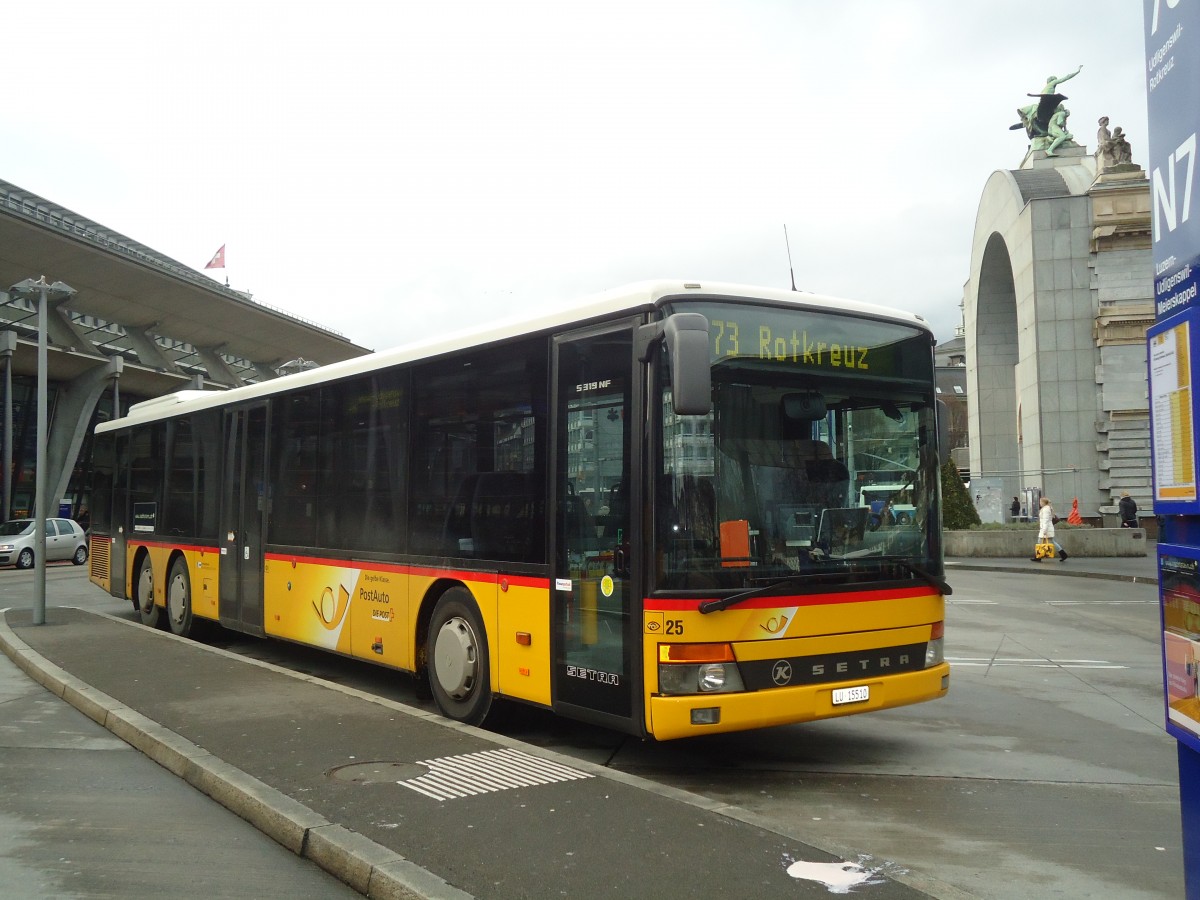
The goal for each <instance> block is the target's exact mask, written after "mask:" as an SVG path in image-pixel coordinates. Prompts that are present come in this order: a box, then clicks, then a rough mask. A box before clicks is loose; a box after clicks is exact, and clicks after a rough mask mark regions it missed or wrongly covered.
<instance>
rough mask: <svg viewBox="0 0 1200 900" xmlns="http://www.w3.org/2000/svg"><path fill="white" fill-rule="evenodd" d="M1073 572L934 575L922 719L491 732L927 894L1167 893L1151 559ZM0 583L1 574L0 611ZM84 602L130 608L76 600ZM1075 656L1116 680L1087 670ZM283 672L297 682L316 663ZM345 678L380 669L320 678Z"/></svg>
mask: <svg viewBox="0 0 1200 900" xmlns="http://www.w3.org/2000/svg"><path fill="white" fill-rule="evenodd" d="M1076 561H1077V558H1075V557H1073V558H1072V559H1071V560H1070V561H1068V563H1065V564H1056V565H1054V566H1048V567H1045V568H1038V564H1033V563H1028V562H1027V561H1024V560H989V561H951V565H950V570H951V582H952V584H954V586H955V588H956V593H955V595H954V596H953V597H952V598H951V603H950V608H949V611H948V616H947V618H948V633H949V634H950V635H951V636H952V637H951V638H950V639H949V640H948V652H949V653H951V654H952V655H953V656H954V657H955V660H954V662H955V675H954V679H955V681H954V688H953V689H952V691H951V694H950V696H949V697H948V698H947V699H946V700H943V701H939V702H938V703H935V704H925V705H922V706H919V707H913V708H909V709H905V710H894V711H888V712H885V713H881V714H876V715H875V716H871V717H853V718H850V719H843V720H834V721H831V722H826V723H815V724H814V725H810V726H805V727H804V728H803V729H799V728H790V729H776V730H772V731H768V732H760V733H757V734H754V735H741V736H718V738H714V739H713V740H710V741H704V742H695V743H694V744H693V745H691V746H689V747H686V748H685V747H683V746H681V745H680V744H678V743H672V744H666V745H654V744H642V743H640V742H635V741H628V740H626V739H623V738H620V737H619V736H617V737H616V739H615V740H614V739H613V736H612V735H611V734H609V733H605V732H603V731H602V730H598V729H596V730H594V729H588V728H586V727H583V726H579V725H578V723H563V722H562V721H561V720H554V719H548V718H547V717H542V719H541V720H540V721H539V719H538V717H536V716H535V717H529V718H528V719H526V720H521V719H520V718H518V720H517V721H516V723H515V724H510V725H509V726H508V730H507V732H506V733H507V734H508V735H510V736H513V737H517V738H521V739H524V740H528V741H529V742H530V743H532V744H535V745H541V746H548V747H552V748H554V749H556V750H563V751H566V752H574V753H576V754H577V756H578V758H581V759H584V760H591V761H595V762H597V763H598V764H603V765H604V766H606V767H609V768H612V769H616V770H620V771H624V772H627V773H634V774H638V775H643V776H648V777H651V778H653V779H655V780H656V781H659V782H661V783H663V784H669V785H673V786H676V787H681V788H685V789H689V790H693V791H695V792H697V793H698V794H702V795H704V796H707V797H711V798H714V799H715V800H717V801H719V802H725V803H732V804H736V805H738V806H741V807H743V808H745V809H747V810H748V811H750V812H752V813H755V814H761V815H762V816H765V817H766V818H767V819H768V820H770V821H772V822H774V823H776V826H775V827H777V828H778V829H779V830H780V831H782V832H784V833H787V834H791V835H793V836H797V837H808V838H811V839H812V843H814V844H816V845H818V846H821V847H824V848H825V849H837V848H838V847H839V846H841V847H845V848H848V849H847V852H846V853H844V854H842V855H843V856H845V857H847V858H851V859H854V858H856V857H855V856H854V853H855V852H857V851H859V850H861V849H862V848H867V849H869V850H870V852H871V853H872V855H873V857H874V858H875V859H876V860H879V859H890V860H899V861H903V863H904V865H905V866H908V867H910V868H911V869H912V870H915V871H916V872H918V873H920V874H921V875H927V876H929V877H930V882H929V884H927V885H926V887H927V889H928V892H929V893H930V894H931V895H932V896H945V897H949V896H955V894H954V891H953V888H949V887H947V888H945V889H942V888H938V887H936V885H942V884H947V883H948V884H949V885H953V886H956V887H957V888H958V889H961V890H964V891H969V892H970V894H971V895H973V896H979V897H987V898H993V900H1007V898H1016V897H1027V896H1062V897H1084V896H1087V897H1113V898H1121V900H1131V898H1165V897H1175V896H1181V895H1182V874H1181V871H1182V863H1181V854H1180V849H1179V827H1178V822H1179V817H1178V788H1177V784H1176V780H1175V779H1176V776H1175V769H1174V749H1173V747H1174V742H1173V741H1172V740H1171V739H1170V738H1169V737H1168V736H1166V735H1165V733H1164V732H1163V730H1162V725H1161V687H1160V686H1159V677H1160V676H1159V674H1158V672H1157V666H1158V661H1157V660H1158V657H1157V653H1158V651H1157V646H1158V634H1157V627H1158V626H1157V615H1156V613H1155V612H1154V609H1155V606H1154V604H1155V598H1156V591H1155V589H1154V587H1153V585H1152V584H1150V583H1149V582H1150V580H1151V579H1150V573H1152V571H1153V562H1152V560H1149V559H1144V560H1115V561H1087V562H1086V563H1085V564H1087V565H1089V566H1090V567H1092V568H1094V569H1095V570H1096V571H1095V572H1093V574H1094V575H1099V576H1102V577H1101V578H1099V579H1097V578H1093V579H1080V578H1069V579H1068V578H1062V577H1059V576H1062V575H1065V574H1067V572H1068V571H1073V572H1075V573H1076V574H1078V573H1079V571H1080V569H1081V567H1080V566H1072V563H1075V562H1076ZM1042 565H1043V566H1045V564H1042ZM1068 567H1070V568H1068ZM980 570H982V571H980ZM69 573H70V570H69V569H68V570H66V571H65V572H64V573H62V574H60V573H58V572H55V571H53V570H52V572H51V578H52V579H53V578H55V577H60V578H61V579H62V586H61V590H60V593H62V594H64V595H65V594H67V593H73V592H74V585H75V583H76V582H77V581H78V579H75V580H74V581H72V580H71V577H70V574H69ZM1017 574H1020V575H1021V576H1022V577H1019V578H1018V577H1015V576H1016V575H1017ZM1025 575H1032V576H1034V577H1024V576H1025ZM1134 579H1136V580H1134ZM12 584H13V582H12V581H11V580H9V579H7V578H6V577H5V575H4V573H0V606H3V605H6V604H7V603H8V602H10V601H9V598H8V597H7V592H8V591H9V590H10V585H12ZM52 584H53V581H52ZM81 596H85V597H87V598H88V602H89V603H95V604H96V605H97V606H103V605H105V604H109V605H111V606H112V608H113V610H114V611H117V612H118V613H120V614H122V615H124V614H126V611H127V610H128V607H127V606H125V605H122V604H119V603H118V602H117V601H113V600H110V599H109V598H105V597H103V595H100V594H98V592H94V591H92V590H91V589H87V588H85V593H82V594H81ZM997 598H999V599H997ZM247 646H248V647H250V648H259V649H263V650H266V649H268V648H272V647H275V646H278V645H270V644H265V645H264V644H262V643H261V642H247ZM290 650H291V651H294V650H295V648H290ZM1085 658H1086V660H1092V661H1093V662H1095V661H1097V660H1099V661H1100V662H1101V663H1106V664H1112V665H1119V666H1123V667H1124V668H1121V669H1106V668H1102V667H1087V668H1084V667H1082V666H1084V665H1088V664H1087V663H1086V660H1085ZM297 659H298V661H299V664H300V666H301V667H303V668H307V669H313V668H316V667H317V666H320V665H321V662H320V661H321V660H324V659H327V658H326V657H316V658H315V659H314V658H311V657H306V656H303V655H301V656H299V657H297ZM984 660H986V662H984ZM1077 660H1085V662H1084V663H1078V662H1073V661H1077ZM362 669H365V671H366V672H367V673H378V672H379V671H380V670H376V669H371V668H367V667H355V668H353V669H349V670H337V669H334V670H332V677H334V678H340V679H342V678H344V679H350V678H357V677H359V675H358V671H359V670H362ZM363 677H364V678H365V679H366V680H367V681H370V680H371V678H370V676H369V675H367V676H363ZM376 684H377V686H378V688H379V690H380V691H381V692H384V693H389V692H390V693H392V694H394V695H400V696H403V695H404V694H405V690H406V689H405V688H404V687H399V688H392V687H389V686H388V682H387V681H386V679H384V678H378V680H377V681H376ZM408 693H409V699H410V700H411V692H408ZM547 722H549V723H550V724H546V723H547ZM568 744H574V745H575V746H573V747H568V746H567V745H568ZM1122 759H1124V760H1126V762H1125V763H1122V762H1121V760H1122ZM892 865H893V866H894V865H895V864H892ZM895 871H900V870H899V869H896V870H895ZM930 885H934V886H930ZM479 895H480V896H486V894H485V893H480V894H479ZM266 896H269V895H266Z"/></svg>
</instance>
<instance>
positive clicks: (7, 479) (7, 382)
mask: <svg viewBox="0 0 1200 900" xmlns="http://www.w3.org/2000/svg"><path fill="white" fill-rule="evenodd" d="M12 429H13V402H12V354H11V353H7V354H5V357H4V449H3V451H2V453H3V456H4V509H3V510H0V513H3V516H4V521H5V522H7V521H8V520H9V519H11V518H12V461H13V439H12Z"/></svg>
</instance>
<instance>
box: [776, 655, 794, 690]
mask: <svg viewBox="0 0 1200 900" xmlns="http://www.w3.org/2000/svg"><path fill="white" fill-rule="evenodd" d="M771 680H772V681H774V682H775V683H776V684H777V685H779V686H780V687H783V686H784V685H785V684H787V683H788V682H790V681H791V680H792V664H791V663H790V662H788V661H787V660H786V659H781V660H779V661H778V662H776V663H775V665H773V666H772V667H771Z"/></svg>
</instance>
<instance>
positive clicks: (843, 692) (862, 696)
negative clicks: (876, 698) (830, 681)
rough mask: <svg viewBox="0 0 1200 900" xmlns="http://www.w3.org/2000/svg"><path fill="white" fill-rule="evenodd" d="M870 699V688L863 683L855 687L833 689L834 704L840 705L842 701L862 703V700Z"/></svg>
mask: <svg viewBox="0 0 1200 900" xmlns="http://www.w3.org/2000/svg"><path fill="white" fill-rule="evenodd" d="M870 699H871V688H870V686H869V685H865V684H860V685H858V686H857V687H849V688H835V689H834V691H833V705H834V706H840V705H841V704H843V703H862V702H863V701H864V700H870Z"/></svg>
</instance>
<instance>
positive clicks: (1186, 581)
mask: <svg viewBox="0 0 1200 900" xmlns="http://www.w3.org/2000/svg"><path fill="white" fill-rule="evenodd" d="M1158 591H1159V599H1160V602H1161V604H1162V627H1163V682H1164V684H1165V685H1166V715H1167V722H1166V725H1167V731H1168V732H1169V733H1170V734H1172V735H1174V736H1175V737H1176V738H1177V739H1178V740H1181V741H1183V742H1184V743H1186V744H1188V745H1189V746H1191V748H1192V749H1193V750H1197V751H1200V549H1198V548H1196V547H1186V546H1183V545H1181V544H1160V545H1159V547H1158Z"/></svg>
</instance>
